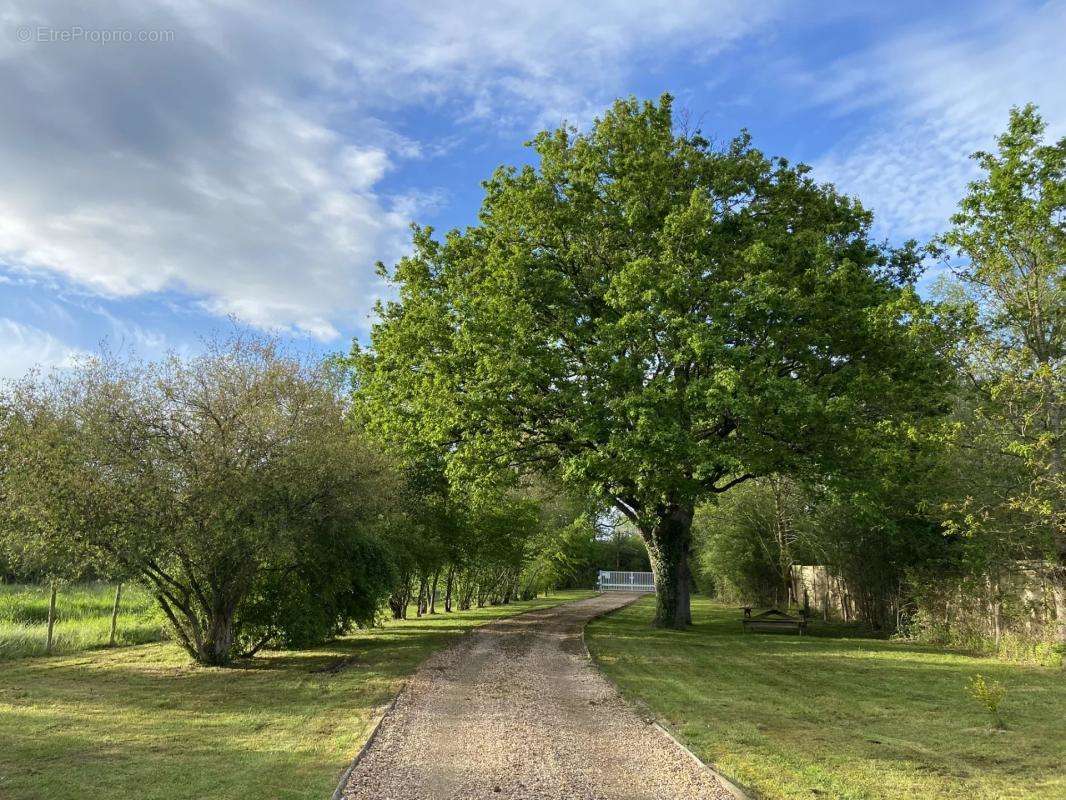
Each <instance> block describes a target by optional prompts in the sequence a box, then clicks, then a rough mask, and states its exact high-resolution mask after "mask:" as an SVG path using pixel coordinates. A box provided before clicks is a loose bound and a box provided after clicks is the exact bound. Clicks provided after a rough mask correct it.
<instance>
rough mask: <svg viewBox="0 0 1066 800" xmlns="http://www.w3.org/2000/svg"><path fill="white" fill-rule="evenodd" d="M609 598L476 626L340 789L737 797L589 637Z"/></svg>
mask: <svg viewBox="0 0 1066 800" xmlns="http://www.w3.org/2000/svg"><path fill="white" fill-rule="evenodd" d="M631 600H633V596H632V595H621V594H607V595H600V596H599V597H593V598H591V599H588V600H580V601H577V602H574V603H567V604H565V605H561V606H556V607H554V608H549V609H543V610H540V611H533V612H530V613H528V614H522V615H520V616H517V617H512V618H511V619H505V620H500V621H497V622H494V623H492V624H490V625H486V626H484V627H481V628H477V629H475V630H474V631H473V632H472V633H471V634H470V635H469V636H466V637H464V639H463V640H462V641H461V642H460V643H459V644H458V645H456V646H455V647H452V648H449V649H448V650H445V651H443V652H441V653H438V654H436V655H435V656H433V657H431V658H430V659H429V660H428V661H426V663H425V664H423V665H422V667H421V669H420V670H419V671H418V673H417V674H416V675H415V676H414V677H413V678H412V679H411V681H410V682H409V683H408V685H407V687H406V688H405V689H404V691H403V692H402V693H401V694H400V696H399V698H398V699H397V701H396V704H395V705H394V706H393V707H392V710H391V711H390V712H389V713H388V714H387V715H386V716H385V719H384V721H383V722H382V724H381V727H380V728H379V730H378V733H377V736H376V737H375V738H374V740H373V742H372V743H371V745H370V747H369V748H368V749H367V750H366V752H365V753H364V754H363V757H362V759H361V760H360V761H359V763H358V765H357V766H356V767H355V769H354V770H353V771H352V774H351V776H350V778H349V780H348V784H347V786H346V788H345V790H344V795H345V797H347V798H353V799H354V798H359V800H447V799H448V798H455V800H458V798H462V800H477V798H529V799H530V800H533V798H536V800H549V799H557V800H622V798H625V800H680V799H681V798H685V800H709V798H723V799H724V798H729V797H730V796H729V795H728V794H727V793H726V792H725V791H724V790H722V789H721V788H719V787H718V785H717V783H716V782H715V781H714V779H713V777H711V776H710V775H708V774H707V773H705V772H704V771H702V770H701V769H700V768H699V767H698V766H697V765H695V764H694V763H693V762H692V760H691V759H690V758H689V757H688V756H687V755H686V754H685V753H684V752H683V751H682V750H681V749H680V748H678V747H677V746H676V745H675V744H673V743H672V742H671V741H669V740H668V739H667V738H666V737H665V736H663V735H662V734H661V733H659V732H658V731H657V730H656V729H655V728H654V727H652V726H651V725H648V724H647V723H645V722H644V721H643V720H642V719H641V718H640V717H639V716H638V715H637V714H636V713H635V712H634V711H633V710H632V709H631V708H630V707H629V706H627V705H626V704H625V703H623V702H622V700H621V698H620V697H619V696H618V693H617V692H616V691H615V690H614V688H613V687H612V686H611V684H609V683H608V682H607V681H606V680H605V679H604V678H603V677H602V676H601V675H600V674H599V672H598V671H597V670H596V669H595V667H593V666H592V665H591V664H590V663H589V660H588V657H587V655H586V651H585V647H584V644H583V643H582V640H581V631H582V629H583V628H584V626H585V623H586V622H588V620H590V619H592V618H593V617H596V616H598V615H600V614H602V613H604V612H605V611H610V610H612V609H614V608H618V607H620V606H623V605H625V604H626V603H628V602H630V601H631Z"/></svg>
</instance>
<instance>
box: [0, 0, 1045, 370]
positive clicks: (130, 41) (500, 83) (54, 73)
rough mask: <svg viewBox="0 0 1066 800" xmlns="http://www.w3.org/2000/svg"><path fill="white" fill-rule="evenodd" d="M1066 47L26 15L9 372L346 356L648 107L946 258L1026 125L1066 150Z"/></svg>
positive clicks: (197, 6) (822, 5)
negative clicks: (199, 358)
mask: <svg viewBox="0 0 1066 800" xmlns="http://www.w3.org/2000/svg"><path fill="white" fill-rule="evenodd" d="M108 39H110V41H108ZM1064 41H1066V0H1063V1H1060V2H1047V3H980V2H971V3H947V2H938V3H930V2H921V3H917V2H915V3H910V2H894V3H884V2H876V3H875V2H871V3H861V2H848V3H843V2H842V3H827V2H818V3H816V2H806V3H778V2H761V3H745V2H739V1H738V2H731V1H729V0H692V1H688V0H675V2H664V3H640V2H634V0H615V1H613V2H600V3H586V4H579V3H573V2H572V1H571V0H566V1H565V2H563V1H562V0H552V1H551V2H540V3H537V2H530V1H529V0H526V1H525V2H508V1H505V0H498V1H497V2H481V1H480V0H464V2H447V1H443V2H433V3H429V2H395V1H394V2H382V3H341V2H338V3H316V4H313V5H312V4H288V5H280V4H279V5H274V4H270V3H264V2H182V3H179V2H174V1H173V0H171V1H170V2H151V1H150V0H136V1H135V2H134V1H132V0H115V1H114V2H110V3H108V4H89V3H85V4H82V3H72V2H56V3H52V2H48V1H47V0H45V1H44V2H42V1H41V0H33V1H32V2H21V0H7V1H6V2H3V3H0V97H3V98H4V104H3V107H2V108H0V377H12V376H17V375H19V374H21V373H23V372H24V371H25V370H27V369H29V368H30V367H31V366H32V365H34V364H43V365H45V366H50V365H61V364H63V363H67V362H68V361H69V360H70V359H71V358H73V357H76V356H77V355H78V354H79V353H82V352H85V351H91V350H93V349H94V348H95V347H96V346H97V345H98V344H99V343H100V342H101V341H103V340H107V341H109V342H110V343H112V344H115V345H119V346H122V347H132V348H135V349H137V350H138V351H139V352H141V353H142V354H143V355H145V356H147V357H156V356H158V355H160V354H162V353H163V352H165V351H166V350H168V349H174V350H178V351H187V350H190V349H195V348H196V347H197V343H198V341H199V340H200V338H201V337H202V336H204V335H205V334H210V333H211V332H212V331H215V330H219V329H225V328H226V327H227V325H228V323H227V321H226V320H227V318H229V317H237V318H239V319H240V320H242V321H243V322H244V323H246V324H249V325H252V326H255V327H259V328H262V329H265V330H271V331H276V332H279V333H280V334H281V335H283V336H285V337H286V338H288V339H290V340H291V341H292V342H293V343H294V345H295V346H296V347H298V348H303V349H307V350H310V351H313V352H329V351H334V350H346V349H347V347H348V343H349V342H350V340H351V339H352V337H365V335H366V331H367V328H368V324H369V313H370V309H371V307H372V305H373V303H374V301H375V300H376V299H377V298H379V297H381V296H382V295H383V294H385V293H387V292H388V288H387V287H385V286H382V285H381V284H380V282H379V280H378V279H377V278H376V276H375V274H374V268H373V267H374V263H375V262H376V261H377V260H379V259H380V260H384V261H386V262H391V261H393V260H395V259H396V258H397V257H398V256H399V255H400V254H402V253H403V252H404V249H405V247H406V242H407V226H408V224H409V223H410V222H411V221H412V220H414V221H418V222H420V223H423V224H431V225H433V226H435V227H437V228H440V229H443V228H448V227H452V226H457V225H465V224H468V223H470V222H472V221H473V220H474V218H475V216H476V213H477V208H478V205H479V202H480V182H481V181H482V180H483V179H484V178H486V177H487V176H488V175H489V173H490V172H491V171H492V169H493V168H494V167H495V166H497V165H499V164H502V163H521V162H523V161H524V160H526V159H527V158H528V153H527V152H526V151H525V150H524V148H523V146H522V143H523V142H524V141H526V140H527V139H529V138H530V137H531V136H532V135H533V134H534V133H535V132H536V131H537V130H539V129H541V128H544V127H554V126H557V125H558V124H560V123H561V122H562V121H563V120H567V121H569V122H571V123H573V124H576V125H578V126H579V127H583V126H587V125H588V124H589V123H590V122H591V120H592V119H594V118H595V116H596V114H598V113H599V112H600V111H602V110H603V109H604V108H605V107H606V106H607V105H608V104H609V103H610V102H611V101H612V100H613V99H614V98H615V97H618V96H625V95H630V94H634V95H637V96H639V97H657V96H658V95H659V94H661V93H662V92H664V91H669V92H671V93H672V94H674V95H675V97H676V98H677V105H678V107H679V108H681V109H684V110H685V111H686V112H687V113H688V114H689V116H690V118H691V120H692V121H693V122H694V123H695V124H697V125H698V126H699V127H700V128H701V129H702V130H703V131H704V132H705V133H706V134H708V135H710V136H711V137H714V138H716V139H720V140H725V139H728V138H730V137H731V136H733V135H734V134H735V133H736V132H737V131H739V129H741V128H742V127H746V128H748V129H749V130H750V131H751V132H752V134H753V135H754V138H755V143H756V145H757V146H759V147H760V148H761V149H763V150H764V151H766V152H768V153H770V154H774V155H783V156H786V157H788V158H789V159H790V160H793V161H805V162H807V163H809V164H811V165H812V166H813V167H814V169H815V175H816V177H818V178H819V179H820V180H823V181H827V182H832V183H835V184H836V185H837V186H838V187H839V188H840V189H842V190H843V191H846V192H848V193H852V194H855V195H857V196H859V197H860V198H861V199H862V200H863V202H864V203H865V204H866V205H867V206H868V207H870V208H872V209H873V210H874V212H875V214H876V219H877V223H876V231H877V234H878V235H879V236H881V237H885V238H888V239H890V240H892V241H902V240H904V239H907V238H911V237H914V238H918V239H926V238H928V237H930V236H931V235H933V234H935V233H936V232H937V231H938V230H940V229H942V228H943V227H944V226H945V224H946V221H947V217H948V216H949V215H950V213H951V212H952V209H953V207H954V204H955V203H956V202H957V200H958V198H959V196H960V194H961V193H962V191H963V189H964V187H965V185H966V182H967V180H969V179H970V178H972V176H973V172H972V170H973V166H972V164H971V163H970V162H969V161H968V159H967V158H966V156H967V154H968V153H970V152H971V151H973V150H975V149H978V148H987V147H990V146H991V144H992V139H993V137H994V136H995V134H996V133H997V132H999V131H1000V130H1002V128H1003V127H1004V125H1005V122H1006V118H1007V113H1008V109H1009V108H1010V106H1011V105H1016V104H1022V103H1025V102H1030V101H1031V102H1036V103H1037V104H1038V105H1039V106H1040V108H1041V111H1042V113H1043V114H1044V116H1045V118H1046V119H1047V121H1048V123H1049V127H1050V133H1051V135H1053V136H1056V137H1057V136H1062V135H1064V134H1066V47H1064V46H1063V42H1064Z"/></svg>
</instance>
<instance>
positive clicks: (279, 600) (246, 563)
mask: <svg viewBox="0 0 1066 800" xmlns="http://www.w3.org/2000/svg"><path fill="white" fill-rule="evenodd" d="M4 406H5V409H6V417H5V424H4V426H3V430H2V436H3V440H2V441H3V450H4V456H5V468H4V470H3V474H2V480H3V484H2V488H0V491H2V492H3V496H4V501H5V507H6V509H7V512H6V513H5V527H6V529H7V531H8V533H7V536H8V537H9V538H17V539H18V540H19V541H20V542H22V544H23V546H24V547H25V548H27V549H33V550H41V551H45V552H48V551H56V552H60V553H66V554H67V556H68V557H70V558H76V557H77V554H79V553H82V552H84V553H88V554H92V555H93V556H94V557H99V558H101V559H106V560H108V561H110V562H112V563H114V564H117V565H118V566H119V567H121V568H122V569H124V570H126V571H127V572H129V573H130V574H134V575H136V576H137V577H138V578H139V579H140V580H141V581H142V582H144V583H145V584H146V585H148V586H149V587H150V588H151V590H152V592H153V593H154V594H155V596H156V599H157V600H158V602H159V604H160V607H161V608H162V610H163V612H164V614H165V615H166V616H167V618H168V619H169V620H170V623H171V625H172V627H173V629H174V633H175V636H176V638H177V640H178V641H179V642H180V643H181V645H182V646H183V647H184V648H185V649H186V650H187V651H188V652H189V654H190V655H191V656H192V657H193V658H195V659H196V660H197V661H199V662H201V663H204V664H214V665H224V664H227V663H229V662H230V661H231V660H232V659H233V658H234V657H235V656H238V655H242V654H251V653H254V652H255V651H256V650H258V649H259V648H260V647H262V646H263V645H265V644H268V643H270V642H282V643H290V644H298V643H307V642H311V641H320V640H321V639H323V638H325V637H327V636H330V635H332V634H334V633H336V632H337V631H339V630H342V629H343V628H344V627H345V626H346V625H348V624H349V623H351V622H353V621H358V622H364V623H366V622H370V621H371V620H372V619H373V617H374V614H375V612H376V609H377V606H378V603H379V601H380V600H381V599H382V598H383V595H384V593H386V592H387V589H388V585H389V583H390V582H391V565H390V563H389V560H388V556H387V554H386V553H385V551H384V550H383V549H382V547H380V546H378V545H377V544H376V543H375V541H374V538H373V536H372V535H371V526H372V524H373V522H374V518H375V516H376V513H377V508H378V503H377V500H376V497H377V496H378V495H379V494H380V493H381V488H382V485H383V482H384V481H385V480H386V477H387V475H388V472H387V469H386V468H385V465H384V464H383V463H382V462H381V460H380V459H379V458H378V457H377V456H375V455H374V454H373V453H372V452H371V451H370V450H369V448H367V447H365V446H364V445H363V444H362V442H361V441H360V439H359V437H358V436H357V435H355V434H354V433H353V431H352V429H351V428H350V426H349V425H348V424H347V422H346V420H345V406H344V404H343V403H342V402H341V400H340V399H339V394H338V386H337V384H336V383H335V381H334V380H333V379H332V377H331V375H330V374H329V373H328V372H327V371H325V370H322V369H319V368H317V367H313V366H308V365H304V364H302V363H300V362H298V361H297V360H295V359H292V358H288V357H285V356H283V355H282V354H280V353H279V352H278V351H277V349H276V347H275V346H274V345H273V343H271V342H269V341H262V340H258V339H254V338H248V337H243V336H237V337H235V338H233V339H232V340H229V341H226V342H214V343H209V344H208V346H207V348H206V350H205V352H204V354H203V355H200V356H197V357H195V358H191V359H183V358H179V357H177V356H173V357H170V358H168V359H167V360H165V361H164V362H162V363H159V364H141V363H137V362H132V361H121V360H119V359H117V358H114V357H112V356H107V355H105V356H103V357H100V358H95V359H90V360H87V361H85V362H84V363H82V364H80V365H79V366H78V367H76V368H75V369H73V370H71V371H69V372H66V373H57V374H55V375H53V376H52V377H51V378H49V379H46V380H41V379H30V380H27V381H24V382H23V383H21V384H20V385H18V386H16V387H15V388H14V389H13V391H11V392H10V393H9V394H8V396H7V397H6V398H5V402H4Z"/></svg>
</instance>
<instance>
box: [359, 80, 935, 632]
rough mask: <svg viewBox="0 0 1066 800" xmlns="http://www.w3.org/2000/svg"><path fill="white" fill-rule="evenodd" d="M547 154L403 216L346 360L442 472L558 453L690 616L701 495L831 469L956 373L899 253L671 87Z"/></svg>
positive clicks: (559, 464)
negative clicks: (383, 287) (380, 284)
mask: <svg viewBox="0 0 1066 800" xmlns="http://www.w3.org/2000/svg"><path fill="white" fill-rule="evenodd" d="M531 144H532V149H533V151H534V153H535V154H536V157H537V160H538V163H537V164H536V165H535V166H527V167H524V168H521V169H515V168H501V169H499V170H498V171H497V172H496V173H495V174H494V175H493V176H492V178H491V179H490V180H489V181H487V182H486V183H485V191H486V196H485V200H484V204H483V206H482V209H481V214H480V221H479V223H478V224H477V225H474V226H472V227H469V228H467V229H466V230H463V231H459V230H454V231H451V232H450V233H448V235H447V236H446V237H445V239H444V240H443V241H441V240H438V239H435V238H434V237H433V234H432V231H431V230H429V229H425V228H422V229H416V232H415V237H414V250H413V253H412V254H411V255H410V256H409V257H407V258H404V259H402V260H401V261H400V262H399V263H398V264H397V265H396V267H395V269H394V270H392V271H391V272H389V271H387V270H386V273H387V274H389V276H390V277H391V278H392V279H393V280H394V281H395V283H396V285H397V287H398V299H397V300H396V301H394V302H389V303H387V304H385V305H384V306H383V307H382V308H381V309H380V315H381V319H380V321H379V322H378V323H377V325H376V326H375V328H374V330H373V334H372V347H371V348H370V350H369V351H368V352H366V353H363V354H361V355H358V356H357V358H356V364H357V371H358V373H359V381H358V382H359V390H360V391H361V392H364V393H365V394H366V395H367V396H368V397H370V398H371V400H370V402H371V403H372V405H373V406H374V413H375V414H376V415H377V416H378V417H380V418H381V419H382V420H384V422H382V427H383V429H385V430H388V431H390V432H391V434H392V435H394V436H396V437H401V438H402V437H414V438H417V439H419V440H420V441H428V442H432V443H434V444H436V446H438V447H440V448H441V449H442V451H443V452H446V453H447V455H448V460H449V467H448V469H449V472H450V474H451V476H452V478H453V480H460V481H466V480H476V479H478V478H480V477H482V476H485V475H492V474H495V473H498V472H499V471H502V470H510V469H514V468H525V467H535V468H538V469H554V470H558V472H559V474H560V475H561V477H562V478H563V479H565V480H568V481H571V482H574V483H575V484H577V485H580V486H581V487H583V489H590V490H594V491H596V492H598V493H599V495H600V496H601V497H602V498H603V499H604V500H605V501H606V502H607V503H609V504H611V505H613V506H614V507H615V508H617V509H618V510H619V511H620V512H621V513H623V514H624V515H625V516H626V517H628V518H629V519H630V520H632V522H633V523H634V524H635V525H636V526H637V528H638V529H639V530H640V532H641V535H642V536H643V538H644V541H645V543H646V544H647V547H648V551H649V554H650V558H651V563H652V569H653V571H654V573H655V576H656V586H657V593H658V606H657V615H656V623H657V624H659V625H662V626H670V627H680V626H683V625H685V624H687V623H689V621H690V613H689V585H690V581H691V576H690V571H689V563H688V558H689V550H690V546H691V526H692V518H693V512H694V508H695V506H696V504H697V503H698V502H699V501H700V499H701V498H705V497H707V496H709V495H714V494H720V493H722V492H725V491H728V490H729V489H730V488H731V487H733V486H736V485H738V484H739V483H742V482H743V481H745V480H747V479H748V478H750V477H752V476H754V475H763V474H769V473H772V472H789V471H793V470H798V469H804V468H807V467H810V466H814V465H818V466H820V467H822V468H826V467H834V466H838V465H842V464H845V463H847V462H848V461H849V459H850V458H851V457H852V455H853V454H854V452H855V449H856V448H857V447H858V446H859V444H860V442H861V441H862V437H863V436H864V435H866V434H868V432H869V431H870V430H871V429H872V428H873V427H875V426H876V425H877V424H878V423H879V422H880V421H882V420H884V419H886V418H889V417H893V416H898V415H905V414H924V413H926V412H927V411H928V410H929V409H930V407H931V406H936V405H938V404H939V403H940V395H941V387H942V386H943V385H944V384H945V383H947V381H946V380H945V376H944V371H943V366H942V363H941V361H940V359H939V358H938V357H937V356H936V350H937V346H938V342H937V339H938V333H937V326H936V324H935V320H934V319H933V311H932V309H931V308H930V307H929V306H928V305H926V304H925V303H923V302H922V301H921V300H919V298H918V297H917V295H916V294H915V292H914V291H913V290H912V288H911V286H910V283H911V281H912V280H913V277H914V276H913V270H914V266H915V259H914V255H913V252H911V251H910V250H904V251H901V252H891V251H889V250H887V249H886V248H884V247H881V246H878V245H876V244H874V243H872V242H871V241H870V238H869V235H868V234H869V226H870V222H871V218H870V215H869V214H868V213H867V212H866V211H864V210H863V208H862V207H861V206H860V205H859V204H858V203H857V202H855V201H854V200H851V199H849V198H847V197H844V196H841V195H839V194H838V193H837V192H836V191H834V190H833V188H832V187H830V186H825V185H819V184H817V183H816V182H815V181H814V180H812V179H811V177H810V176H809V174H808V169H807V168H806V167H803V166H792V165H790V164H789V163H787V162H786V161H785V160H783V159H774V158H767V157H766V156H764V155H763V154H762V153H760V152H759V151H758V150H756V149H755V148H753V147H752V145H751V143H750V141H749V138H748V136H747V135H746V134H745V135H742V136H740V137H738V138H736V139H735V140H733V141H732V142H730V143H729V144H728V145H727V146H725V147H724V148H721V149H718V148H715V147H713V146H712V145H711V144H710V143H709V142H708V141H707V140H706V139H704V138H703V137H702V136H700V135H699V134H698V133H694V134H687V133H684V132H678V131H677V130H675V127H674V119H673V114H672V102H671V99H670V97H669V96H664V97H663V98H662V100H661V101H660V102H659V103H640V102H637V101H636V100H629V101H619V102H618V103H616V104H615V105H614V107H613V108H612V109H610V110H609V111H608V112H607V113H606V114H605V115H604V116H603V118H602V119H600V120H598V121H597V122H596V123H595V125H594V126H593V127H592V128H591V130H589V131H588V132H587V133H584V134H580V133H578V132H576V131H574V130H573V129H559V130H556V131H553V132H544V133H542V134H540V135H539V136H537V137H536V138H535V139H534V140H533V142H532V143H531Z"/></svg>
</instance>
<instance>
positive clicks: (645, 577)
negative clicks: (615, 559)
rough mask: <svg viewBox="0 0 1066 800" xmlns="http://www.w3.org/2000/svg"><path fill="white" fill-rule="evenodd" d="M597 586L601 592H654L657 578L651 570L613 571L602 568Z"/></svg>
mask: <svg viewBox="0 0 1066 800" xmlns="http://www.w3.org/2000/svg"><path fill="white" fill-rule="evenodd" d="M597 586H598V587H599V590H600V591H601V592H654V591H655V580H654V579H653V578H652V575H651V573H650V572H612V571H609V570H602V569H601V570H600V577H599V580H598V581H597Z"/></svg>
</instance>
